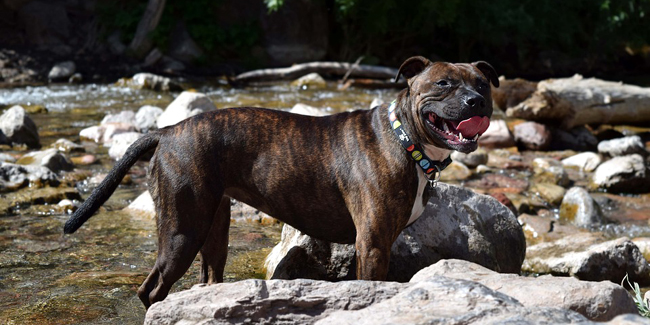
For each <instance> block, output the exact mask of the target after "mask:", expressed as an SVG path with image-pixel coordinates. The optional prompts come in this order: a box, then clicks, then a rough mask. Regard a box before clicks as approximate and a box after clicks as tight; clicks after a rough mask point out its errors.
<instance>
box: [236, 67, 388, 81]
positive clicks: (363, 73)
mask: <svg viewBox="0 0 650 325" xmlns="http://www.w3.org/2000/svg"><path fill="white" fill-rule="evenodd" d="M312 72H316V73H318V74H321V75H331V76H337V77H342V76H344V75H345V74H346V73H348V72H349V76H348V77H349V78H368V79H390V78H395V76H396V75H397V69H393V68H388V67H382V66H374V65H365V64H360V65H354V64H353V63H347V62H309V63H301V64H296V65H293V66H291V67H287V68H276V69H261V70H253V71H249V72H245V73H242V74H240V75H238V76H236V77H235V79H234V81H235V82H236V83H249V82H258V81H272V80H292V79H296V78H299V77H302V76H304V75H306V74H308V73H312Z"/></svg>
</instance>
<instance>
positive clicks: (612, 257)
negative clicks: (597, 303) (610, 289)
mask: <svg viewBox="0 0 650 325" xmlns="http://www.w3.org/2000/svg"><path fill="white" fill-rule="evenodd" d="M522 271H524V272H530V273H539V274H554V275H563V276H574V277H576V278H578V279H580V280H588V281H603V280H609V281H612V282H614V283H621V280H623V277H624V276H625V275H626V274H628V275H629V277H630V280H631V281H634V282H637V283H639V284H641V285H646V284H650V266H649V265H648V262H647V261H646V260H645V258H644V257H643V254H641V251H640V250H639V248H638V247H637V246H636V245H634V243H632V242H631V241H630V240H629V239H627V238H625V237H623V238H618V239H614V240H610V241H603V238H601V237H600V236H598V235H596V234H593V233H578V234H574V235H572V236H568V237H565V238H562V239H559V240H556V241H554V242H547V243H540V244H536V245H532V246H529V247H528V249H527V250H526V260H525V261H524V264H523V265H522Z"/></svg>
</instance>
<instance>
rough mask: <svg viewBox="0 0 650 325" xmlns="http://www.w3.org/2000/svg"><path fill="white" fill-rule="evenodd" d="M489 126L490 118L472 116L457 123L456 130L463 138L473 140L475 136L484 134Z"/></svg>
mask: <svg viewBox="0 0 650 325" xmlns="http://www.w3.org/2000/svg"><path fill="white" fill-rule="evenodd" d="M488 126H490V118H489V117H487V116H483V117H480V116H474V117H472V118H468V119H466V120H464V121H461V122H460V123H458V126H457V127H456V130H458V132H460V133H462V134H463V137H464V138H470V139H471V138H473V137H474V136H476V135H477V134H479V133H480V134H483V133H485V130H487V128H488Z"/></svg>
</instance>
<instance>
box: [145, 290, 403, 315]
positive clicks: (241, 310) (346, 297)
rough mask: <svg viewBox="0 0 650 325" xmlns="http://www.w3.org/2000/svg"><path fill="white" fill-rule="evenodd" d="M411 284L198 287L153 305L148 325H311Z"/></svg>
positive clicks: (372, 302) (378, 299) (359, 307)
mask: <svg viewBox="0 0 650 325" xmlns="http://www.w3.org/2000/svg"><path fill="white" fill-rule="evenodd" d="M405 286H408V284H400V283H391V282H375V281H345V282H340V283H331V282H324V281H314V280H305V279H298V280H293V281H282V280H269V281H263V280H245V281H239V282H235V283H220V284H216V285H196V286H194V287H193V288H192V289H190V290H185V291H181V292H178V293H173V294H171V295H169V296H168V297H167V298H166V299H165V300H163V301H161V302H158V303H155V304H153V305H152V306H151V307H150V308H149V310H147V315H146V317H145V320H144V323H145V324H181V323H182V324H194V323H201V322H209V323H210V324H244V323H246V324H311V323H313V322H314V321H315V320H317V319H320V318H323V317H325V316H326V315H328V314H329V313H331V312H332V311H334V310H341V309H345V310H347V309H350V310H356V309H361V308H365V307H368V306H370V305H372V304H374V303H377V302H380V301H383V300H385V299H388V298H391V297H393V296H395V295H396V294H397V293H398V292H399V290H400V289H402V288H404V287H405Z"/></svg>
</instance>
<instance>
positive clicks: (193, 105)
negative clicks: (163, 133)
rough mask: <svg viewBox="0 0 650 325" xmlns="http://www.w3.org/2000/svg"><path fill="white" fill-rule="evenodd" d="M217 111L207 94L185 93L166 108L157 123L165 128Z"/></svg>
mask: <svg viewBox="0 0 650 325" xmlns="http://www.w3.org/2000/svg"><path fill="white" fill-rule="evenodd" d="M215 109H217V107H216V106H215V105H214V103H212V101H211V100H210V98H208V96H206V95H205V94H202V93H196V92H189V91H184V92H182V93H181V94H180V95H178V97H176V99H174V101H173V102H171V104H169V105H168V106H167V108H165V111H164V112H163V113H162V114H161V115H160V116H158V119H157V121H156V123H157V125H158V127H159V128H164V127H166V126H169V125H174V124H176V123H178V122H180V121H182V120H184V119H186V118H188V117H191V116H194V115H197V114H200V113H202V112H207V111H212V110H215Z"/></svg>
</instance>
